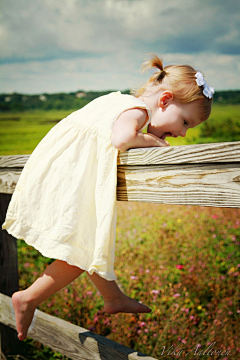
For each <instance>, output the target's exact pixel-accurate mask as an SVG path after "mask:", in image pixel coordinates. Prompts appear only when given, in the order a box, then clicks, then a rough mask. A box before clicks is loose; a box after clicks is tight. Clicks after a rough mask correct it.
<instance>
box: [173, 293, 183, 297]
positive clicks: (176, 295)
mask: <svg viewBox="0 0 240 360" xmlns="http://www.w3.org/2000/svg"><path fill="white" fill-rule="evenodd" d="M173 296H174V297H175V298H176V297H179V296H181V294H178V293H176V294H174V295H173Z"/></svg>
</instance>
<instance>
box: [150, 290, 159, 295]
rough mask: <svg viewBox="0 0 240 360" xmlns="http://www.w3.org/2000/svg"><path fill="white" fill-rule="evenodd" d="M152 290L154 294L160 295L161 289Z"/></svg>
mask: <svg viewBox="0 0 240 360" xmlns="http://www.w3.org/2000/svg"><path fill="white" fill-rule="evenodd" d="M151 292H152V294H154V295H158V294H159V293H160V290H152V291H151Z"/></svg>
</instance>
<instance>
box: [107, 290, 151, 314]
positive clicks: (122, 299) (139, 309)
mask: <svg viewBox="0 0 240 360" xmlns="http://www.w3.org/2000/svg"><path fill="white" fill-rule="evenodd" d="M104 311H106V312H107V313H108V314H116V313H119V312H123V313H135V314H137V313H149V312H151V311H152V310H151V309H150V308H149V307H148V306H146V305H143V304H140V303H139V302H138V301H136V300H135V299H132V298H130V297H128V296H126V295H124V294H123V293H122V294H121V295H120V296H119V297H117V298H114V299H113V298H112V299H109V300H106V299H104Z"/></svg>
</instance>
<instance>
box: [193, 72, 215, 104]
mask: <svg viewBox="0 0 240 360" xmlns="http://www.w3.org/2000/svg"><path fill="white" fill-rule="evenodd" d="M195 77H196V82H197V84H198V86H203V95H205V96H206V97H207V98H209V99H211V98H212V97H213V94H214V88H213V87H210V86H208V85H207V83H206V81H205V79H204V77H203V74H202V73H201V72H200V71H198V72H197V73H196V74H195Z"/></svg>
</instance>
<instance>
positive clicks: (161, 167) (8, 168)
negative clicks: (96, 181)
mask: <svg viewBox="0 0 240 360" xmlns="http://www.w3.org/2000/svg"><path fill="white" fill-rule="evenodd" d="M28 158H29V156H28V155H24V156H2V157H1V158H0V192H3V193H8V194H11V193H13V191H14V189H15V186H16V183H17V181H18V177H19V175H20V173H21V168H23V166H24V164H25V163H26V161H27V159H28ZM118 163H119V165H118V173H117V176H118V185H117V200H118V201H142V202H155V203H164V204H182V205H201V206H217V207H234V208H240V190H239V181H240V180H239V179H240V170H239V166H240V142H239V141H237V142H229V143H214V144H200V145H186V146H173V147H164V148H140V149H131V150H128V151H126V152H120V153H119V157H118ZM120 164H121V165H120Z"/></svg>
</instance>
